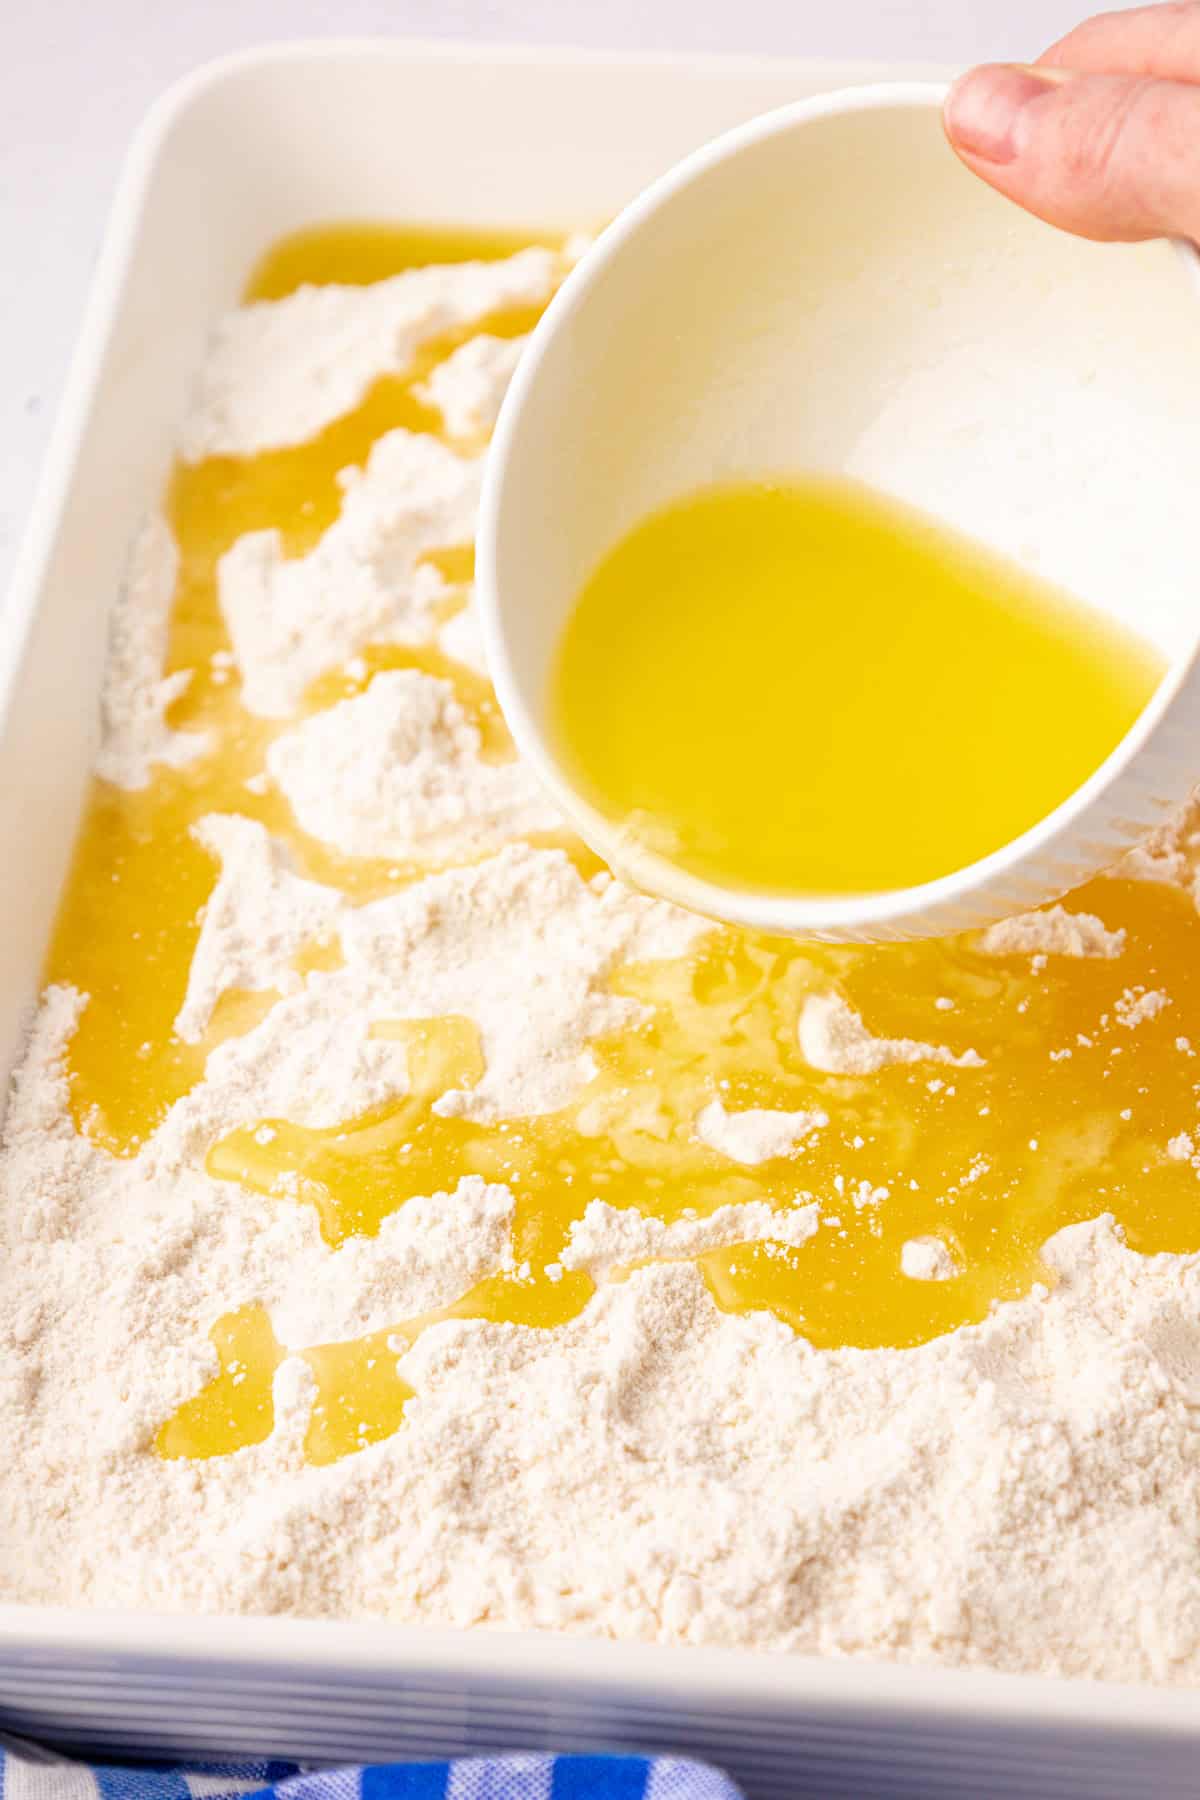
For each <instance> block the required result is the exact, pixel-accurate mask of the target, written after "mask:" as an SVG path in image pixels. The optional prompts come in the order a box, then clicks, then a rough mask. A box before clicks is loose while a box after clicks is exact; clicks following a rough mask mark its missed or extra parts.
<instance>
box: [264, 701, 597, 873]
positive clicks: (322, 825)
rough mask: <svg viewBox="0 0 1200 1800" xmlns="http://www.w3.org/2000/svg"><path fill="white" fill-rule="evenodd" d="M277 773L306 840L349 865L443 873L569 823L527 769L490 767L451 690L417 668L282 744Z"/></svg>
mask: <svg viewBox="0 0 1200 1800" xmlns="http://www.w3.org/2000/svg"><path fill="white" fill-rule="evenodd" d="M267 767H268V769H269V770H270V772H271V774H272V776H273V777H274V778H275V780H276V781H277V782H278V784H279V786H280V788H281V789H282V790H283V792H284V794H286V796H287V798H288V801H289V802H290V804H291V807H292V811H293V812H294V813H295V815H296V818H297V820H298V822H299V823H300V824H301V825H302V826H303V828H304V830H305V831H308V832H311V833H312V835H313V836H314V837H318V838H323V839H324V841H325V842H326V843H327V844H332V845H333V846H334V848H335V849H337V850H340V851H342V852H343V854H344V855H346V856H376V857H395V858H396V859H397V860H399V861H408V860H411V861H414V862H416V861H424V862H440V861H443V860H445V859H447V858H450V857H453V856H463V855H469V854H479V855H482V854H484V853H485V852H486V851H489V850H499V849H501V848H502V847H503V845H504V844H506V843H508V842H509V841H510V840H511V839H512V838H514V837H525V836H528V835H530V834H532V833H537V832H547V831H554V830H555V829H557V828H559V827H560V826H561V823H562V820H561V815H560V814H559V813H558V812H557V811H556V810H555V808H554V807H553V806H552V805H551V803H550V802H549V801H548V800H547V799H546V797H545V795H544V794H543V793H542V790H541V789H540V788H539V787H538V785H537V783H536V782H535V781H534V778H533V776H532V775H531V774H530V773H529V771H528V770H527V769H526V768H525V767H524V765H523V764H521V763H519V762H502V763H496V762H485V761H484V760H483V758H482V757H481V755H480V736H479V730H478V728H477V727H476V726H475V725H473V724H472V723H471V721H470V719H468V717H467V715H466V714H465V712H464V711H463V709H462V707H461V706H460V705H459V703H458V701H457V700H456V699H455V697H454V690H453V688H452V687H451V686H450V684H449V682H447V681H437V680H434V679H433V678H432V677H431V676H429V675H422V674H419V673H418V672H417V671H416V670H412V669H394V670H389V671H387V672H385V673H384V674H381V675H377V676H376V677H375V679H374V681H373V682H372V683H371V685H370V687H369V688H368V689H367V691H366V693H365V694H362V695H361V696H359V697H357V698H355V699H353V700H344V701H343V702H342V703H341V705H340V706H334V707H331V708H330V709H329V710H328V711H327V712H323V713H317V714H316V715H315V716H314V717H313V718H311V719H309V720H307V721H306V722H305V723H304V724H303V725H300V726H298V727H297V729H296V730H295V731H292V732H288V733H287V735H286V736H284V737H281V738H277V739H276V741H275V743H274V744H272V746H271V748H270V751H269V752H268V755H267Z"/></svg>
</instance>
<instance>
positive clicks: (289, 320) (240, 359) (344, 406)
mask: <svg viewBox="0 0 1200 1800" xmlns="http://www.w3.org/2000/svg"><path fill="white" fill-rule="evenodd" d="M564 261H565V259H564V258H562V257H558V256H556V255H554V254H553V253H552V252H551V251H549V250H522V251H521V252H520V253H519V254H518V255H517V256H512V257H509V258H508V259H507V260H506V261H503V262H494V263H454V264H451V265H448V266H446V267H439V268H430V269H413V270H411V271H410V272H409V273H407V274H404V275H395V276H393V277H392V278H391V280H390V281H377V282H374V283H373V284H372V285H371V286H369V287H338V286H335V285H330V286H327V287H302V288H300V289H299V290H298V292H296V293H294V294H292V295H290V296H289V297H288V298H287V299H286V300H276V301H266V302H260V303H259V304H258V305H256V306H243V307H239V308H238V309H237V310H236V311H234V312H231V313H229V314H227V316H226V317H225V318H224V319H222V320H221V322H220V323H219V324H218V326H217V328H216V330H215V331H214V332H213V334H212V339H211V342H210V344H209V352H208V357H207V359H206V361H205V364H204V367H203V369H202V370H201V373H200V379H199V381H198V383H197V385H196V391H195V395H194V397H193V403H192V410H191V413H190V415H189V418H188V421H187V425H186V427H185V429H184V433H183V454H184V455H185V456H186V457H187V458H188V460H189V461H191V462H196V461H198V460H199V459H200V458H201V457H205V456H249V455H252V454H253V453H254V452H255V451H257V450H270V449H276V448H278V447H280V446H282V445H286V444H302V443H303V442H304V440H305V439H306V438H310V437H313V436H314V435H315V433H317V432H318V431H320V430H321V429H322V428H323V427H324V426H326V425H328V424H330V423H331V421H332V420H334V419H336V418H339V417H340V416H341V414H343V413H346V412H349V411H350V409H351V408H352V407H354V406H357V405H358V403H359V402H360V401H361V400H362V399H363V398H364V397H365V395H366V392H367V390H368V388H369V387H370V386H371V383H372V382H374V381H377V380H378V379H379V377H380V376H381V375H402V374H403V373H404V372H405V371H406V370H407V368H408V366H409V364H410V363H411V362H412V360H413V357H414V356H415V354H416V352H417V351H418V350H419V349H420V348H421V346H422V345H423V344H427V343H429V342H430V341H431V339H434V338H437V337H440V336H442V334H443V333H445V332H449V331H454V330H456V329H460V328H461V327H462V326H464V325H470V324H472V323H473V322H474V321H475V320H477V319H483V318H485V317H486V316H487V315H488V314H489V313H492V312H496V311H499V310H500V309H501V308H503V307H509V306H539V305H541V304H542V302H543V301H546V300H548V299H549V298H550V295H551V294H552V292H553V291H554V288H555V286H556V284H557V282H558V281H559V279H560V277H561V275H562V271H563V265H564Z"/></svg>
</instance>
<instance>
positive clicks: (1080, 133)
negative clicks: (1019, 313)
mask: <svg viewBox="0 0 1200 1800" xmlns="http://www.w3.org/2000/svg"><path fill="white" fill-rule="evenodd" d="M945 124H946V135H947V137H948V138H949V139H950V142H951V144H952V145H953V147H954V149H955V150H956V151H957V152H958V154H959V156H960V157H961V158H962V160H963V162H965V163H966V165H967V167H968V168H969V169H973V170H974V172H975V173H976V174H977V175H981V176H982V177H983V179H984V180H985V181H987V182H990V183H991V185H992V186H993V187H994V188H998V189H999V191H1000V192H1001V193H1002V194H1006V195H1007V196H1008V197H1009V199H1010V200H1015V201H1016V202H1017V203H1018V205H1020V206H1024V207H1027V208H1028V210H1029V211H1030V212H1033V213H1036V214H1037V215H1038V216H1039V218H1042V219H1048V220H1049V221H1050V223H1051V224H1052V225H1061V226H1062V227H1063V229H1064V230H1066V231H1074V232H1077V233H1079V234H1080V235H1081V236H1082V237H1090V238H1124V239H1132V238H1147V237H1192V238H1200V87H1193V86H1191V85H1189V84H1187V83H1185V82H1180V81H1151V80H1147V79H1144V78H1143V79H1136V78H1133V77H1129V76H1121V75H1075V74H1072V73H1071V71H1070V70H1067V69H1057V68H1047V67H1045V66H1038V67H1029V68H1027V67H1025V66H1024V65H1022V64H1019V63H992V64H987V65H985V66H984V67H982V68H978V69H972V70H970V71H969V72H968V73H967V74H966V75H963V76H961V77H960V78H959V80H958V81H956V82H955V84H954V86H953V87H952V88H951V90H950V93H949V95H948V96H947V100H946V109H945Z"/></svg>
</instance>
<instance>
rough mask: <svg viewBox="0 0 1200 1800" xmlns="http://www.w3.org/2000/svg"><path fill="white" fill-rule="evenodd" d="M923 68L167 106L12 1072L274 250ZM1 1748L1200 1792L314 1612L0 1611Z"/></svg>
mask: <svg viewBox="0 0 1200 1800" xmlns="http://www.w3.org/2000/svg"><path fill="white" fill-rule="evenodd" d="M915 72H916V73H930V74H937V73H940V72H939V71H919V70H918V71H915ZM896 73H897V70H896V69H895V68H893V67H889V66H884V65H871V64H862V63H855V64H850V65H843V64H813V63H809V62H785V61H774V62H763V61H755V60H727V59H722V60H710V59H703V60H696V59H663V58H625V57H590V56H589V57H584V56H574V55H569V54H558V53H552V54H548V55H547V54H534V53H531V52H527V51H517V52H511V51H498V50H457V49H450V48H444V47H437V46H431V45H412V44H404V43H396V42H379V43H349V44H320V45H315V46H293V47H287V48H273V49H267V50H264V51H260V52H255V53H252V54H250V55H245V56H238V57H235V58H233V59H231V60H229V61H226V62H222V63H219V64H217V65H215V66H213V67H211V68H209V69H206V70H203V71H201V72H200V73H199V74H198V75H197V76H195V77H193V78H191V79H189V80H187V81H185V82H184V83H183V84H182V85H181V86H179V87H177V88H176V89H174V90H173V91H172V92H171V93H170V94H168V95H167V96H166V98H165V99H164V100H163V101H162V102H160V104H159V105H158V107H157V108H156V109H155V111H154V112H153V113H152V115H151V117H150V118H149V120H148V121H147V123H146V125H145V127H144V128H143V130H142V132H141V134H140V136H139V138H138V140H137V143H136V145H135V147H134V149H133V152H132V154H131V157H130V160H129V164H128V167H127V169H126V172H125V175H124V178H123V181H122V184H121V187H120V191H119V195H118V198H117V203H116V208H115V212H114V215H113V220H112V225H111V229H110V232H109V236H108V240H107V244H106V247H105V250H104V253H103V257H102V259H101V262H100V266H99V269H98V271H97V275H96V280H95V287H94V292H93V295H92V300H91V305H90V308H89V311H88V315H87V321H86V325H85V329H84V332H83V337H82V341H81V344H80V347H79V351H78V354H77V357H76V361H75V365H74V368H73V370H72V373H71V377H70V381H69V385H68V390H67V395H66V398H65V400H64V402H63V407H62V412H61V416H60V419H59V423H58V429H57V433H56V436H55V439H54V443H53V446H52V450H51V454H50V458H49V463H48V466H47V469H46V473H45V478H44V482H43V486H42V490H41V494H40V497H39V501H38V505H37V508H36V511H35V515H34V519H33V522H32V524H31V527H30V531H29V534H28V538H27V541H26V544H25V546H24V551H23V555H22V558H21V560H20V562H19V565H18V570H17V575H16V578H15V583H14V588H13V591H12V593H11V595H10V598H9V601H8V604H7V606H6V607H5V609H4V612H3V614H2V615H0V1056H3V1058H4V1059H5V1060H6V1061H9V1060H11V1057H12V1055H13V1054H14V1052H15V1050H16V1047H17V1046H18V1044H19V1041H20V1034H21V1029H22V1023H23V1020H24V1018H25V1017H26V1016H27V1010H28V1006H29V1003H30V1001H31V1000H32V998H33V995H34V993H35V990H36V987H37V980H38V969H39V965H40V961H41V957H42V955H43V951H44V945H45V940H46V935H47V930H48V926H49V921H50V919H51V916H52V913H53V909H54V905H55V900H56V896H57V893H58V890H59V887H60V884H61V882H62V879H63V875H64V871H65V868H66V863H67V858H68V856H69V853H70V848H71V843H72V839H73V836H74V832H75V828H76V822H77V817H78V812H79V806H80V800H81V796H82V793H83V789H84V784H85V781H86V778H87V771H88V768H89V764H90V760H91V757H92V754H93V751H94V749H95V740H96V712H97V706H96V702H97V690H98V684H99V677H100V671H101V664H102V656H103V648H104V637H105V626H106V616H107V612H108V606H109V602H110V600H111V598H112V596H113V594H114V592H115V591H116V588H117V584H118V581H119V578H120V572H121V568H122V563H123V559H124V556H125V553H126V550H127V547H128V544H129V541H130V538H131V536H132V534H133V531H134V529H135V527H136V525H137V523H138V521H139V519H140V517H141V516H142V515H143V514H144V512H145V510H146V509H147V508H148V507H149V506H150V505H151V504H152V503H153V502H154V500H155V498H156V496H157V494H158V492H159V490H160V488H161V484H162V481H163V477H164V474H165V471H166V468H167V464H168V459H169V456H170V451H171V444H172V438H173V434H174V432H175V430H176V428H177V426H178V423H179V421H180V418H181V416H182V412H183V408H184V404H185V398H186V392H187V387H188V382H189V380H190V378H191V376H192V374H193V372H194V370H195V368H196V365H197V362H198V360H199V356H200V353H201V349H202V345H203V341H204V336H205V332H206V329H207V327H208V325H209V324H210V322H211V320H212V319H213V317H214V315H215V314H216V313H218V312H219V311H220V310H221V309H222V308H223V307H225V306H226V305H228V304H229V303H230V302H231V301H232V300H233V299H234V298H235V296H236V294H237V291H238V288H239V286H240V284H241V282H242V280H243V279H244V277H245V275H246V273H247V270H248V269H249V267H250V265H251V263H252V262H253V260H254V258H255V257H256V256H257V254H258V253H259V252H260V251H261V250H262V249H263V248H264V247H265V246H266V245H267V244H268V243H269V242H270V241H271V240H272V239H274V238H277V237H279V236H280V235H281V234H282V233H284V232H287V231H290V230H292V229H294V228H296V227H297V226H300V225H303V224H307V223H312V222H315V221H318V220H322V219H336V218H348V217H353V216H355V215H357V216H359V217H363V218H393V219H397V220H403V219H409V220H414V221H420V220H431V221H439V220H440V221H461V222H464V223H473V224H479V225H489V224H514V225H520V224H528V225H540V224H564V225H574V224H578V225H587V224H590V223H593V222H595V221H598V220H601V219H603V218H604V217H605V216H606V215H608V214H610V213H611V212H612V211H614V210H615V209H616V208H617V207H618V206H619V205H620V204H621V203H622V202H623V201H624V200H625V199H627V198H628V197H629V196H630V195H631V194H632V193H633V192H634V191H635V190H636V189H637V188H638V187H639V186H641V185H642V184H644V183H645V182H646V181H647V180H648V179H649V178H650V177H652V176H653V175H655V174H657V173H658V172H659V171H660V170H662V169H663V168H664V167H665V166H666V165H667V164H669V163H670V162H672V161H673V160H674V159H675V158H676V157H678V156H679V155H680V154H682V153H683V152H684V151H687V150H689V149H691V148H693V147H694V146H695V145H696V144H698V143H699V142H701V141H702V140H703V139H705V138H706V137H709V136H711V135H713V134H714V133H715V132H717V131H719V130H720V129H721V128H723V127H724V126H727V125H729V124H732V123H734V122H736V121H739V120H741V119H744V118H747V117H749V116H750V115H752V114H753V113H755V112H760V111H763V110H765V109H766V108H769V107H771V106H774V105H777V104H779V103H781V102H783V101H785V100H789V99H794V98H796V97H798V96H802V95H805V94H811V93H816V92H819V91H821V90H822V89H828V88H833V87H837V86H841V85H844V84H847V83H850V82H858V81H863V80H870V79H875V78H879V79H883V78H887V77H891V76H894V75H895V74H896ZM904 73H908V74H911V73H914V71H913V70H906V71H904ZM781 228H786V221H781ZM86 1354H87V1348H86V1345H85V1344H81V1345H80V1355H81V1356H85V1355H86ZM0 1726H3V1727H7V1728H8V1729H10V1730H13V1731H23V1732H26V1733H28V1734H30V1735H36V1736H40V1737H43V1738H49V1739H52V1740H54V1741H56V1742H59V1743H62V1744H64V1745H68V1746H75V1747H87V1748H90V1749H92V1750H95V1751H104V1750H105V1749H107V1750H109V1751H110V1752H111V1751H117V1750H120V1751H123V1752H124V1753H126V1754H128V1753H130V1752H141V1753H143V1754H151V1753H160V1754H162V1753H171V1752H176V1753H189V1754H196V1753H201V1752H204V1753H207V1754H209V1755H212V1754H214V1753H221V1752H225V1753H242V1752H248V1751H256V1752H263V1753H266V1752H273V1753H276V1754H280V1755H286V1756H292V1757H300V1758H314V1759H353V1760H358V1759H368V1760H370V1759H381V1758H385V1757H415V1756H421V1755H440V1754H446V1753H452V1752H457V1751H463V1750H475V1751H478V1750H483V1749H488V1748H492V1747H496V1746H512V1747H529V1748H557V1749H587V1748H596V1747H611V1748H616V1747H637V1748H641V1749H673V1750H679V1751H682V1750H687V1751H691V1752H694V1753H696V1754H700V1755H708V1756H711V1757H712V1758H713V1759H714V1760H716V1761H718V1762H721V1763H723V1764H724V1765H725V1767H726V1768H728V1769H729V1770H730V1772H731V1773H733V1774H734V1775H735V1776H736V1777H737V1778H738V1779H739V1780H740V1781H741V1782H742V1783H743V1784H744V1786H745V1789H746V1792H747V1795H748V1796H750V1797H751V1800H785V1797H788V1800H790V1797H791V1796H799V1795H806V1794H807V1795H813V1796H818V1795H819V1796H822V1800H831V1797H835V1796H846V1797H847V1800H849V1797H850V1796H854V1800H868V1797H869V1796H872V1795H880V1796H883V1795H885V1794H886V1795H889V1796H899V1795H903V1796H913V1797H914V1800H915V1797H916V1796H918V1795H919V1796H922V1797H925V1796H934V1795H967V1794H970V1795H973V1796H980V1795H1005V1794H1014V1795H1015V1794H1021V1795H1024V1796H1027V1797H1028V1796H1037V1795H1047V1796H1049V1795H1068V1794H1070V1795H1076V1794H1077V1795H1085V1794H1086V1795H1096V1796H1106V1795H1111V1796H1114V1797H1115V1796H1118V1795H1119V1796H1127V1795H1130V1794H1132V1793H1134V1792H1153V1793H1155V1794H1156V1795H1158V1796H1164V1797H1166V1796H1174V1795H1179V1796H1182V1795H1185V1794H1187V1795H1193V1794H1195V1793H1196V1792H1197V1790H1198V1788H1200V1779H1198V1778H1197V1775H1196V1773H1195V1772H1196V1771H1197V1769H1198V1768H1200V1760H1198V1759H1200V1712H1198V1709H1197V1705H1196V1701H1195V1698H1194V1697H1193V1696H1192V1695H1191V1694H1189V1693H1185V1692H1173V1691H1169V1690H1159V1689H1150V1688H1146V1689H1137V1688H1116V1687H1112V1686H1099V1685H1094V1684H1087V1683H1063V1682H1051V1681H1044V1680H1037V1679H1029V1678H1018V1677H1005V1676H998V1675H991V1674H986V1673H978V1674H968V1673H946V1672H944V1671H940V1670H932V1669H919V1668H917V1669H909V1668H904V1667H901V1666H881V1665H875V1664H866V1663H858V1662H851V1661H842V1662H819V1661H814V1660H811V1659H808V1658H789V1657H778V1656H765V1655H763V1656H759V1655H752V1654H750V1653H747V1652H742V1651H731V1652H726V1651H704V1650H695V1651H687V1650H675V1649H666V1648H656V1647H653V1646H646V1645H628V1644H622V1645H617V1644H611V1643H604V1642H589V1641H586V1640H582V1639H566V1638H559V1637H553V1636H550V1635H542V1634H523V1635H509V1634H500V1633H496V1632H485V1631H478V1632H471V1633H453V1632H448V1631H444V1630H422V1629H415V1628H407V1627H389V1626H383V1625H378V1624H363V1625H355V1624H346V1625H329V1624H321V1623H314V1622H306V1621H299V1620H291V1619H237V1620H230V1619H224V1620H223V1619H218V1618H175V1617H172V1618H162V1617H154V1616H150V1615H139V1614H122V1615H113V1614H101V1613H95V1612H89V1611H77V1610H72V1609H62V1610H43V1609H33V1608H22V1607H16V1606H0Z"/></svg>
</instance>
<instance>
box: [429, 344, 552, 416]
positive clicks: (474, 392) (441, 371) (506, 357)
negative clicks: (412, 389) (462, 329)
mask: <svg viewBox="0 0 1200 1800" xmlns="http://www.w3.org/2000/svg"><path fill="white" fill-rule="evenodd" d="M528 341H529V340H528V338H523V337H515V338H498V337H489V336H488V335H487V333H486V332H481V333H480V335H479V336H478V337H473V338H470V339H469V340H468V341H467V343H465V344H463V345H462V346H461V347H460V348H459V349H457V350H456V351H455V352H454V354H453V356H448V357H447V358H446V361H445V362H442V363H438V365H437V367H436V368H435V369H434V370H433V371H432V372H431V374H430V376H429V379H428V381H426V382H424V383H423V384H422V385H421V386H420V387H418V389H417V397H418V399H421V400H424V401H425V402H426V404H427V405H429V406H433V407H436V409H437V411H438V412H440V413H441V415H442V424H443V425H444V426H445V428H446V430H447V431H448V432H449V433H450V436H451V437H453V438H468V439H473V438H481V437H486V436H487V434H488V433H489V432H490V431H491V429H492V426H493V425H494V424H495V423H496V420H497V418H498V417H499V415H500V405H501V402H502V401H503V399H504V395H505V392H506V390H507V388H508V384H509V382H510V381H511V380H512V377H513V372H514V371H515V369H516V366H517V364H518V362H519V361H520V359H521V352H522V351H523V350H524V348H525V345H526V344H527V343H528Z"/></svg>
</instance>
